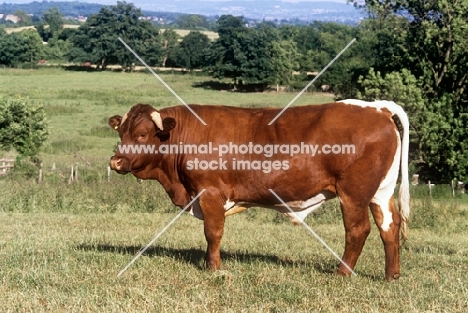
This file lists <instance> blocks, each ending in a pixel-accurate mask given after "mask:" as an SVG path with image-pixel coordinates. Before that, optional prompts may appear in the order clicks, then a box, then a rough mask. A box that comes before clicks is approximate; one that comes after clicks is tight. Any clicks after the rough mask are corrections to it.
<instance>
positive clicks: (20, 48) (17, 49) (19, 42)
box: [0, 29, 43, 68]
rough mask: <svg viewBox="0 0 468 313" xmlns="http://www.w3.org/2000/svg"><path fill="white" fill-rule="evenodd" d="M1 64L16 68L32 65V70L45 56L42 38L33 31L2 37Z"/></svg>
mask: <svg viewBox="0 0 468 313" xmlns="http://www.w3.org/2000/svg"><path fill="white" fill-rule="evenodd" d="M0 39H1V40H0V64H4V65H6V66H12V67H16V66H19V65H20V64H21V63H26V62H28V63H30V66H31V68H32V67H33V66H34V64H35V63H37V61H38V60H39V59H40V58H41V57H42V55H43V44H42V40H41V37H40V36H39V35H38V34H37V32H36V31H34V30H32V29H27V30H23V31H22V32H17V33H11V34H3V35H0Z"/></svg>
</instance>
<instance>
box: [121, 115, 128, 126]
mask: <svg viewBox="0 0 468 313" xmlns="http://www.w3.org/2000/svg"><path fill="white" fill-rule="evenodd" d="M127 116H128V112H127V113H125V115H124V116H123V117H122V119H121V120H120V126H122V124H123V123H124V122H125V120H126V119H127Z"/></svg>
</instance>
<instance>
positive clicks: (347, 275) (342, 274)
mask: <svg viewBox="0 0 468 313" xmlns="http://www.w3.org/2000/svg"><path fill="white" fill-rule="evenodd" d="M336 275H338V276H342V277H350V276H351V273H350V272H348V271H344V270H342V269H338V270H337V271H336Z"/></svg>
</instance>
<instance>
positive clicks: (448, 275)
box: [0, 68, 468, 312]
mask: <svg viewBox="0 0 468 313" xmlns="http://www.w3.org/2000/svg"><path fill="white" fill-rule="evenodd" d="M161 77H162V78H163V79H164V80H165V81H166V83H168V84H169V85H170V86H171V87H172V88H173V89H174V91H175V92H177V93H178V94H179V95H180V96H181V97H182V98H183V99H184V100H185V101H186V102H187V103H199V104H208V103H209V104H227V105H238V106H247V107H257V106H258V107H267V106H268V107H270V106H276V107H282V106H284V105H285V104H287V103H289V101H291V100H292V99H293V98H294V96H295V95H296V93H276V92H263V93H242V92H229V91H226V90H223V89H222V90H220V89H218V88H213V87H210V86H214V85H216V84H214V83H213V82H211V81H210V78H209V77H206V76H203V75H201V74H198V75H195V76H192V75H189V74H181V73H163V74H161ZM0 95H8V96H14V95H18V96H21V97H28V98H29V101H30V103H31V104H40V105H43V106H44V108H45V110H46V112H47V116H48V121H49V125H50V136H49V139H48V141H47V142H46V144H45V146H44V148H43V152H42V153H41V155H40V156H39V158H40V159H41V161H42V162H43V168H44V177H43V183H42V184H37V182H36V179H37V177H36V176H35V175H36V174H35V171H32V170H31V168H27V167H26V166H24V168H19V169H15V170H14V171H12V172H11V173H10V174H9V175H7V176H5V177H0V311H1V312H466V311H468V248H467V247H468V201H467V196H466V195H460V194H456V196H455V197H452V195H451V190H450V188H449V187H448V186H435V187H434V189H433V190H432V192H431V193H430V194H429V192H428V187H427V186H425V185H421V186H418V187H412V189H411V193H412V195H413V198H412V201H411V210H412V212H411V222H410V231H409V240H408V242H407V243H406V245H405V246H404V247H403V248H402V250H401V255H402V256H401V273H402V277H401V278H400V280H399V281H397V282H394V283H387V282H386V281H385V279H384V253H383V246H382V243H381V241H380V238H379V235H378V231H377V229H376V227H375V226H373V229H372V232H371V234H370V236H369V238H368V240H367V243H366V246H365V247H364V251H363V253H362V255H361V258H360V259H359V261H358V264H357V266H356V269H355V270H356V273H357V276H356V277H351V278H342V277H338V276H335V275H334V271H335V268H336V265H337V262H338V261H337V260H336V259H335V258H334V257H333V256H332V255H331V254H330V253H329V252H328V250H326V249H325V248H324V247H323V246H322V245H321V244H320V243H319V242H318V241H317V240H316V239H315V238H314V237H312V236H311V235H310V234H309V233H308V231H307V230H306V229H305V228H304V227H302V226H294V225H292V224H291V223H290V222H289V220H287V219H285V218H284V217H283V216H282V215H280V214H278V213H276V212H273V211H269V210H266V209H257V208H253V209H250V210H248V211H247V212H244V213H242V214H238V215H235V216H232V217H229V218H228V219H227V222H226V229H225V235H224V237H223V242H222V258H223V264H222V269H221V270H220V271H216V272H207V271H205V270H204V269H203V257H204V250H205V248H206V243H205V239H204V236H203V223H202V221H200V220H197V219H195V218H193V217H191V216H190V215H188V214H184V215H182V216H181V217H180V219H178V220H177V221H176V222H175V223H174V225H173V226H171V227H170V228H169V230H168V231H167V232H166V233H164V234H163V235H162V236H161V238H160V239H159V240H158V241H156V242H155V244H154V245H153V246H151V247H150V248H149V249H148V250H147V251H146V253H145V254H144V255H143V256H142V257H141V258H139V259H138V260H137V261H136V262H135V263H134V264H133V265H132V266H131V267H130V268H129V269H128V270H127V271H126V272H125V273H124V274H123V275H122V276H121V277H117V274H118V273H119V272H120V270H122V269H123V268H124V267H125V266H126V265H127V264H128V263H129V262H130V261H131V260H132V258H133V257H134V256H135V255H136V254H137V253H138V251H139V250H140V249H141V248H142V247H144V246H145V245H146V244H147V243H148V242H149V241H150V240H151V239H152V238H153V237H154V236H155V234H157V233H158V232H159V231H160V230H161V229H162V228H163V227H164V226H165V225H166V224H167V223H168V222H169V221H171V220H172V219H173V218H174V217H175V215H176V214H177V213H178V212H179V209H178V208H175V207H174V206H173V205H172V203H171V201H170V200H169V198H168V197H167V195H166V194H165V192H164V191H163V190H162V188H161V187H160V185H159V184H158V183H157V182H155V181H143V182H138V181H137V180H136V179H135V178H134V177H132V176H129V175H125V176H122V175H118V174H115V173H112V174H111V177H110V181H108V180H107V176H106V167H107V163H108V160H109V157H110V156H111V155H113V149H114V146H115V145H116V143H117V142H118V140H119V139H118V136H117V134H116V133H114V132H113V131H112V130H111V129H110V128H109V127H108V126H107V118H108V117H110V116H112V115H115V114H120V115H122V114H124V113H125V112H126V111H128V109H129V108H130V107H131V106H132V105H133V104H136V103H139V102H140V103H148V104H151V105H153V106H154V107H155V108H162V107H165V106H172V105H177V104H179V103H178V100H177V99H176V98H175V97H174V96H173V95H172V94H171V93H170V92H169V91H167V90H166V89H165V87H164V86H162V85H161V83H160V82H159V81H157V80H156V78H155V77H154V76H152V75H151V74H147V73H120V72H110V71H108V72H84V71H83V72H79V71H78V72H77V71H66V70H63V69H58V68H55V69H54V68H48V69H39V70H34V71H30V70H9V69H0ZM330 100H333V99H332V97H331V96H330V95H328V94H321V93H305V94H304V95H302V96H301V97H300V98H299V100H298V101H297V102H296V104H295V105H303V104H308V103H321V102H327V101H330ZM1 157H15V154H14V153H13V152H0V158H1ZM53 164H55V169H52V167H53ZM72 165H73V166H78V174H79V175H78V181H75V182H73V183H71V184H68V179H69V176H70V167H71V166H72ZM306 222H307V223H308V225H309V226H310V227H312V228H313V229H314V231H315V232H316V233H317V234H318V235H320V236H321V237H322V238H323V239H324V240H325V242H327V244H328V245H329V246H330V247H331V248H332V249H334V250H335V251H336V252H337V253H338V254H339V255H341V254H342V252H343V247H344V230H343V226H342V220H341V214H340V211H339V202H338V201H331V202H329V203H326V204H325V205H324V206H323V207H322V208H321V209H320V210H318V211H317V212H316V213H314V214H313V215H311V216H309V217H308V218H307V219H306Z"/></svg>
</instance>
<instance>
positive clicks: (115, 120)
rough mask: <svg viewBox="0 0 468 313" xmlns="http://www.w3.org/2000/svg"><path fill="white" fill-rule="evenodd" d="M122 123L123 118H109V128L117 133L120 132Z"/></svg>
mask: <svg viewBox="0 0 468 313" xmlns="http://www.w3.org/2000/svg"><path fill="white" fill-rule="evenodd" d="M120 121H122V116H120V115H114V116H112V117H109V126H110V127H112V128H113V129H115V130H116V131H118V130H119V126H120Z"/></svg>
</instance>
